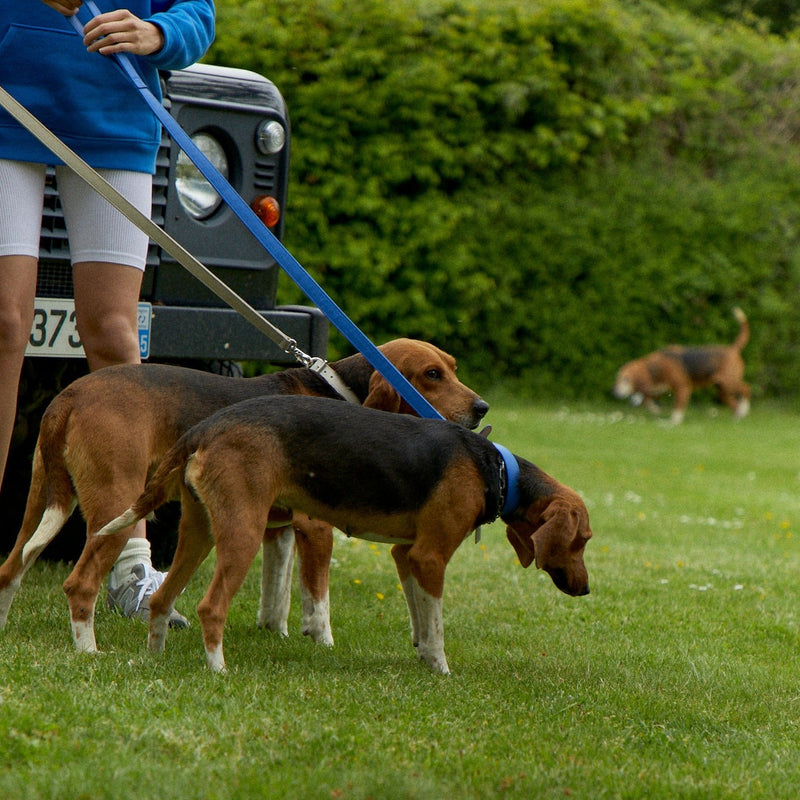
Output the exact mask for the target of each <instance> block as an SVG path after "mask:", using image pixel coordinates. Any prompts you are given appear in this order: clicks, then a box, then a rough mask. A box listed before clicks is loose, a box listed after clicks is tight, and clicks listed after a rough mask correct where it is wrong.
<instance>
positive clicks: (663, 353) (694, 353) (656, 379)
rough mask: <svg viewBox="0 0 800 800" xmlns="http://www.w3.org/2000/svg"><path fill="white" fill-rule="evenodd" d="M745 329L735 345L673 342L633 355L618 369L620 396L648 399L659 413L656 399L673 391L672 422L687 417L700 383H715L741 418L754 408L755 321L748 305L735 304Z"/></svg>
mask: <svg viewBox="0 0 800 800" xmlns="http://www.w3.org/2000/svg"><path fill="white" fill-rule="evenodd" d="M733 314H734V316H735V317H736V319H737V320H738V322H739V334H738V336H737V337H736V339H735V340H734V342H733V344H730V345H722V344H720V345H700V346H697V347H681V346H679V345H671V346H669V347H665V348H664V349H663V350H657V351H656V352H654V353H650V354H649V355H646V356H643V357H642V358H637V359H635V360H634V361H629V362H628V363H627V364H625V365H624V366H622V367H621V368H620V369H619V371H618V372H617V377H616V381H615V382H614V397H616V398H617V399H618V400H625V399H628V398H630V400H631V402H632V403H634V404H635V405H639V404H640V403H642V402H643V403H644V404H645V406H646V407H647V408H648V409H649V410H650V411H652V412H653V413H654V414H658V412H659V407H658V404H657V403H656V400H657V399H658V398H659V397H661V396H662V395H664V394H667V393H669V392H671V393H672V394H673V396H674V398H675V405H674V408H673V411H672V416H671V419H672V422H673V423H675V424H679V423H681V422H683V418H684V415H685V413H686V408H687V406H688V405H689V399H690V398H691V396H692V391H693V390H694V389H699V388H702V387H705V386H714V387H715V388H716V390H717V393H718V395H719V399H720V401H721V402H723V403H725V405H727V406H729V407H730V409H731V410H732V411H733V414H734V416H735V417H736V418H737V419H741V418H742V417H745V416H747V414H748V412H749V411H750V387H749V386H748V385H747V384H746V383H745V382H744V360H743V359H742V350H743V349H744V346H745V345H746V344H747V342H748V341H749V339H750V324H749V323H748V321H747V317H746V316H745V313H744V311H742V310H741V309H740V308H734V310H733Z"/></svg>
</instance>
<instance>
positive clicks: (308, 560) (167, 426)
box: [0, 339, 489, 651]
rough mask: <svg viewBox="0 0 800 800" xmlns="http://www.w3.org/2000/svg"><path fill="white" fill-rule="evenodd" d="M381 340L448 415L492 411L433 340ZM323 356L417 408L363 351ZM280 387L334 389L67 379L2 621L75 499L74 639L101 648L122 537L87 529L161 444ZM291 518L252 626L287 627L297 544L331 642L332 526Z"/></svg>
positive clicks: (468, 416)
mask: <svg viewBox="0 0 800 800" xmlns="http://www.w3.org/2000/svg"><path fill="white" fill-rule="evenodd" d="M380 350H381V351H382V352H383V354H384V355H385V356H386V357H387V358H388V359H389V360H390V361H391V362H392V363H393V364H394V365H395V366H396V367H397V368H398V369H399V371H400V372H401V373H402V374H403V375H404V376H405V377H406V378H407V379H408V380H409V381H410V382H411V384H412V385H413V386H415V387H416V388H417V389H418V390H419V391H420V392H421V393H422V395H424V396H425V397H426V398H427V399H428V401H430V403H431V404H432V405H433V406H434V407H435V408H436V409H437V410H438V411H439V412H440V413H441V414H442V415H443V416H445V417H447V418H448V419H451V420H454V421H455V422H457V423H459V424H461V425H464V426H466V427H468V428H474V427H476V426H477V425H478V423H479V422H480V420H481V419H482V417H483V416H484V414H486V412H487V411H488V409H489V406H488V404H487V403H486V402H485V401H484V400H482V399H481V398H480V397H478V395H477V394H476V393H475V392H474V391H472V389H470V388H469V387H467V386H465V385H464V384H463V383H461V381H459V380H458V378H457V376H456V362H455V359H454V358H453V357H452V356H450V355H448V354H447V353H445V352H443V351H442V350H440V349H439V348H437V347H435V346H434V345H432V344H428V343H427V342H422V341H418V340H414V339H395V340H392V341H390V342H387V343H386V344H384V345H382V346H381V347H380ZM330 366H331V367H332V368H333V369H334V370H335V372H336V373H337V374H338V376H339V377H340V378H341V379H342V381H343V382H344V383H345V384H346V385H347V386H348V387H349V389H350V390H351V391H352V392H353V393H354V394H355V395H356V397H357V398H358V399H359V401H361V402H362V403H363V404H364V405H366V406H370V407H375V408H380V409H384V410H387V411H394V412H400V413H413V412H412V409H411V408H410V407H409V406H408V405H407V404H406V403H405V401H403V400H402V399H401V398H400V396H399V395H398V394H397V393H396V392H395V391H394V390H393V389H392V388H391V386H390V385H389V383H388V382H387V381H386V380H385V379H384V378H383V377H382V376H381V374H380V373H379V372H377V371H375V370H374V369H373V367H372V366H371V365H370V364H369V362H368V361H367V360H366V359H365V358H364V356H362V355H361V354H356V355H353V356H350V357H348V358H344V359H341V360H340V361H336V362H333V363H332V364H330ZM287 394H289V395H295V394H305V395H319V396H322V397H338V396H337V394H336V393H335V392H334V391H333V390H332V389H331V388H330V386H329V385H328V383H327V382H326V381H325V380H324V379H323V378H322V377H320V376H319V375H318V374H317V373H316V372H314V371H312V370H310V369H307V368H305V367H296V368H291V369H287V370H284V371H282V372H276V373H273V374H269V375H262V376H259V377H255V378H230V377H223V376H219V375H212V374H210V373H207V372H201V371H198V370H190V369H186V368H182V367H175V366H167V365H163V364H143V365H125V366H117V367H107V368H105V369H103V370H99V371H97V372H93V373H90V374H89V375H86V376H84V377H82V378H80V379H78V380H77V381H75V382H74V383H72V384H71V385H70V386H68V387H67V388H66V389H64V391H62V392H61V393H60V394H59V395H58V396H57V397H56V398H55V399H54V400H53V401H52V402H51V404H50V406H49V407H48V409H47V410H46V412H45V415H44V417H43V419H42V424H41V429H40V432H39V438H38V442H37V445H36V450H35V453H34V461H33V475H32V479H31V486H30V491H29V494H28V501H27V506H26V510H25V515H24V518H23V522H22V527H21V530H20V531H19V534H18V536H17V540H16V543H15V545H14V548H13V550H12V551H11V553H10V555H9V556H8V558H7V560H6V561H5V563H4V564H3V566H2V567H0V628H2V627H4V626H5V624H6V621H7V618H8V612H9V608H10V606H11V603H12V600H13V598H14V595H15V593H16V591H17V590H18V588H19V586H20V582H21V580H22V577H23V575H24V573H25V571H26V570H27V569H28V568H29V567H30V566H31V564H32V563H33V562H34V561H35V559H36V558H37V557H38V556H39V555H40V554H41V552H42V550H43V549H44V547H45V546H46V545H47V544H48V543H49V542H50V541H51V540H52V539H53V538H54V537H55V536H56V534H57V533H58V532H59V530H60V529H61V528H62V527H63V525H64V523H65V522H66V520H67V519H68V517H69V516H70V514H71V513H72V510H73V509H74V507H75V505H76V503H78V504H80V507H81V511H82V512H83V516H84V519H85V520H86V530H87V540H86V544H85V545H84V548H83V552H82V554H81V556H80V558H79V559H78V561H77V563H76V564H75V568H74V569H73V571H72V573H71V574H70V575H69V577H68V578H67V580H66V581H65V583H64V591H65V593H66V595H67V599H68V602H69V607H70V618H71V623H72V632H73V639H74V642H75V645H76V647H77V648H78V649H79V650H88V651H93V650H96V649H97V645H96V641H95V636H94V609H95V603H96V600H97V595H98V593H99V590H100V586H101V583H102V581H103V578H104V577H105V576H106V575H107V574H108V572H109V571H110V570H111V567H112V566H113V564H114V562H115V560H116V558H117V556H118V555H119V553H120V551H121V549H122V547H123V545H124V542H125V539H124V537H116V538H114V539H107V538H102V537H96V536H93V535H92V534H94V532H95V531H97V530H98V529H99V528H100V527H101V526H102V525H104V524H105V523H106V522H108V520H110V519H112V518H114V517H116V516H117V515H118V514H120V513H121V512H122V511H124V510H125V509H126V508H128V506H130V505H131V503H133V501H134V500H135V499H136V498H137V497H138V496H139V494H140V493H141V491H142V489H143V488H144V485H145V483H146V481H147V478H148V476H150V475H151V474H152V472H153V470H154V469H155V468H156V466H157V465H158V463H159V461H160V460H161V458H162V457H163V455H164V453H166V452H167V450H168V449H169V448H170V447H171V446H172V445H173V444H174V443H175V441H176V440H177V439H178V438H179V437H180V435H181V434H182V433H183V432H184V431H186V430H188V429H189V428H190V427H191V426H192V425H194V424H196V423H197V422H199V421H200V420H202V419H204V418H205V417H207V416H209V415H210V414H212V413H214V412H215V411H217V410H218V409H220V408H222V407H224V406H227V405H230V404H232V403H236V402H238V401H240V400H243V399H245V398H249V397H254V396H269V397H274V396H276V395H287ZM266 402H269V401H266ZM344 404H345V403H343V405H344ZM293 527H294V530H293V528H292V519H291V517H288V516H287V517H286V518H285V519H284V525H283V527H282V528H281V529H279V530H271V531H267V532H265V535H264V561H263V564H264V566H263V572H262V595H261V606H260V610H259V614H258V624H259V626H261V627H265V628H268V629H270V630H276V631H278V632H280V633H282V634H283V635H286V634H287V633H288V629H287V624H286V622H287V617H288V613H289V604H290V598H291V575H292V567H293V556H294V551H295V543H296V545H297V552H298V562H299V569H298V571H299V576H300V584H301V590H302V593H303V609H304V617H303V623H302V624H303V632H304V633H307V634H309V635H310V636H311V637H312V638H313V639H314V640H315V641H317V642H320V643H322V644H333V637H332V635H331V630H330V621H329V607H328V569H329V562H330V555H331V550H332V547H333V535H332V529H331V527H330V526H329V525H327V524H326V523H322V522H320V521H312V520H308V519H304V518H302V516H301V515H298V517H297V518H296V519H295V520H294V526H293ZM23 548H24V549H25V554H26V558H25V562H24V566H23V559H22V553H23Z"/></svg>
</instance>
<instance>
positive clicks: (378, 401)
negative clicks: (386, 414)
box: [364, 339, 489, 429]
mask: <svg viewBox="0 0 800 800" xmlns="http://www.w3.org/2000/svg"><path fill="white" fill-rule="evenodd" d="M378 349H379V350H380V351H381V352H382V353H383V354H384V355H385V356H386V358H388V359H389V361H391V362H392V364H394V365H395V366H396V367H397V369H398V370H399V371H400V372H401V374H402V375H403V376H404V377H405V378H406V379H407V380H408V381H409V383H411V385H412V386H413V387H414V388H415V389H416V390H417V391H418V392H419V393H420V394H421V395H422V396H423V397H424V398H425V399H426V400H427V401H428V402H429V403H430V404H431V405H432V406H433V407H434V408H435V409H436V410H437V411H438V412H439V413H440V414H441V415H442V416H443V417H444V418H445V419H449V420H452V421H453V422H457V423H458V424H459V425H463V426H464V427H465V428H470V429H473V428H475V427H477V426H478V424H479V423H480V421H481V419H483V417H484V416H485V414H486V412H487V411H488V410H489V404H488V403H487V402H486V401H485V400H482V399H481V398H480V397H479V396H478V395H477V394H476V393H475V392H473V391H472V389H470V388H469V387H468V386H465V385H464V384H463V383H461V381H460V380H459V379H458V377H457V375H456V360H455V359H454V358H453V357H452V356H451V355H449V354H448V353H445V352H444V351H443V350H440V349H439V348H438V347H436V346H434V345H432V344H429V343H428V342H421V341H419V340H417V339H393V340H392V341H391V342H387V343H386V344H384V345H381V346H380V347H379V348H378ZM364 405H365V406H367V407H369V408H378V409H381V410H382V411H394V412H396V413H402V414H413V413H414V411H413V410H412V408H411V406H409V405H408V403H406V401H405V400H403V398H402V397H400V395H399V394H398V393H397V392H396V391H395V389H394V388H392V386H391V385H390V384H389V382H388V381H387V380H386V378H384V377H383V375H381V374H380V373H379V372H377V371H376V372H374V373H373V375H372V377H371V378H370V382H369V394H368V395H367V399H366V400H365V401H364Z"/></svg>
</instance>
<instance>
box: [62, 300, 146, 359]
mask: <svg viewBox="0 0 800 800" xmlns="http://www.w3.org/2000/svg"><path fill="white" fill-rule="evenodd" d="M77 327H78V335H79V336H80V338H81V343H82V344H83V349H84V351H85V353H86V359H87V361H88V362H89V368H90V369H92V370H95V369H100V368H101V367H107V366H110V365H112V364H131V363H138V361H139V337H138V332H137V330H136V328H135V326H134V325H132V324H131V320H130V319H128V317H127V316H126V315H125V314H121V313H120V314H106V315H105V316H103V317H101V318H99V319H89V320H80V319H79V320H78V321H77Z"/></svg>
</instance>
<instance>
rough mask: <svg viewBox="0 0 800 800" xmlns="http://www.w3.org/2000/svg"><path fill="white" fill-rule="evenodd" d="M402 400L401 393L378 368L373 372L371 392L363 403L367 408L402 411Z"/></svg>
mask: <svg viewBox="0 0 800 800" xmlns="http://www.w3.org/2000/svg"><path fill="white" fill-rule="evenodd" d="M401 400H402V398H401V397H400V395H399V394H398V393H397V392H396V391H395V390H394V389H393V388H392V387H391V385H390V384H389V381H387V380H386V378H384V377H383V375H381V374H380V372H378V371H377V370H376V371H375V372H373V373H372V377H371V378H370V379H369V393H368V394H367V399H366V400H364V402H363V404H362V405H364V406H365V407H366V408H377V409H379V410H380V411H392V412H393V413H395V414H396V413H397V412H399V411H400V403H401Z"/></svg>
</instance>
